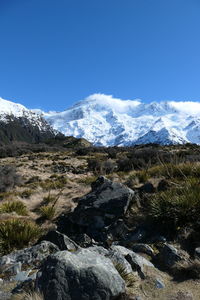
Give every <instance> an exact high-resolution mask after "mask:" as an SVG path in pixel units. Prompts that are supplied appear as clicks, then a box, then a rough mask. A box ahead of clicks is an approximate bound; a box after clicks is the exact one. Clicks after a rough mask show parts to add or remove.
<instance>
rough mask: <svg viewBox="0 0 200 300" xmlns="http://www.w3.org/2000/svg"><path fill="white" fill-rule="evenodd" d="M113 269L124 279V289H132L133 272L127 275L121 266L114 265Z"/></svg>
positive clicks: (133, 281)
mask: <svg viewBox="0 0 200 300" xmlns="http://www.w3.org/2000/svg"><path fill="white" fill-rule="evenodd" d="M115 269H116V270H117V272H118V273H119V275H120V276H121V277H122V279H124V281H125V283H126V287H128V288H133V287H134V285H135V282H136V279H135V275H134V273H133V272H131V273H127V271H126V268H125V267H124V266H123V265H121V264H115Z"/></svg>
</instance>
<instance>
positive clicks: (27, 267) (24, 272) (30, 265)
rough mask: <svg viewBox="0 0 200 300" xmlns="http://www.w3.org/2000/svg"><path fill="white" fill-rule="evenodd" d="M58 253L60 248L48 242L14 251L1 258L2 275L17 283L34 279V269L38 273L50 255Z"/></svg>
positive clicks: (0, 271)
mask: <svg viewBox="0 0 200 300" xmlns="http://www.w3.org/2000/svg"><path fill="white" fill-rule="evenodd" d="M57 251H59V248H58V247H57V246H56V245H54V244H52V243H50V242H47V241H43V242H41V243H40V244H38V245H35V246H32V247H30V248H25V249H23V250H18V251H14V252H12V253H10V254H8V255H5V256H2V257H1V258H0V274H1V275H2V276H3V277H5V278H12V279H13V280H16V281H26V280H27V279H34V273H35V272H32V271H33V269H34V270H35V271H36V269H37V268H39V267H40V265H41V262H42V261H43V260H44V259H45V258H46V257H47V256H48V255H50V254H52V253H55V252H57Z"/></svg>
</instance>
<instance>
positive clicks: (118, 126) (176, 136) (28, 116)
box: [0, 94, 200, 146]
mask: <svg viewBox="0 0 200 300" xmlns="http://www.w3.org/2000/svg"><path fill="white" fill-rule="evenodd" d="M11 116H12V118H14V119H15V121H16V120H21V122H22V123H24V124H23V128H26V122H29V123H30V124H31V126H33V127H34V128H37V130H39V132H40V133H41V134H43V135H44V134H45V133H47V132H48V134H52V135H54V134H56V132H61V133H62V134H64V135H66V136H74V137H77V138H85V139H87V140H88V141H90V142H91V143H93V144H94V145H96V146H131V145H136V144H147V143H158V144H161V145H166V144H184V143H196V144H200V103H199V102H176V101H163V102H159V103H158V102H151V103H143V102H141V101H140V100H121V99H117V98H113V97H112V96H109V95H104V94H93V95H91V96H89V97H87V98H86V99H84V100H82V101H79V102H77V103H76V104H75V105H73V106H72V107H70V108H68V109H66V110H65V111H62V112H55V111H51V112H44V111H41V110H39V109H35V110H28V109H27V108H25V107H24V106H22V105H20V104H16V103H13V102H10V101H6V100H3V99H0V122H1V124H3V123H4V124H5V123H6V124H8V123H9V122H10V121H9V118H11ZM25 120H27V121H26V122H25ZM1 124H0V128H1V126H2V125H1Z"/></svg>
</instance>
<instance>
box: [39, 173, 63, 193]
mask: <svg viewBox="0 0 200 300" xmlns="http://www.w3.org/2000/svg"><path fill="white" fill-rule="evenodd" d="M67 182H68V180H67V178H66V177H64V176H60V177H57V178H55V179H53V178H51V179H46V180H44V181H42V182H40V186H41V187H42V189H43V190H45V191H49V190H53V189H62V188H64V187H65V185H66V184H67Z"/></svg>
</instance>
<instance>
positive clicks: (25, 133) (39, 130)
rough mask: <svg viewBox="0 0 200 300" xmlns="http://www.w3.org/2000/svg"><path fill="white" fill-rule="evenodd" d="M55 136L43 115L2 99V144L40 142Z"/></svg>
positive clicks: (0, 110) (0, 111)
mask: <svg viewBox="0 0 200 300" xmlns="http://www.w3.org/2000/svg"><path fill="white" fill-rule="evenodd" d="M54 136H55V130H54V129H53V128H52V127H51V126H50V125H49V123H48V122H47V121H46V120H45V119H44V118H43V116H42V115H39V114H36V113H34V112H32V111H31V110H29V109H27V108H26V107H24V106H23V105H21V104H18V103H14V102H11V101H8V100H4V99H2V98H0V143H4V142H11V141H27V142H38V141H42V140H43V139H46V138H51V137H54Z"/></svg>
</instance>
